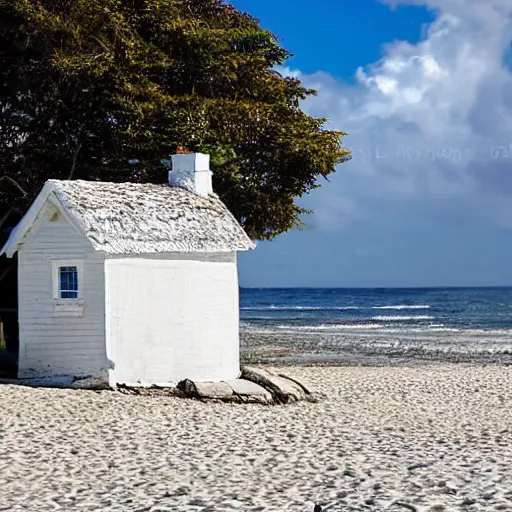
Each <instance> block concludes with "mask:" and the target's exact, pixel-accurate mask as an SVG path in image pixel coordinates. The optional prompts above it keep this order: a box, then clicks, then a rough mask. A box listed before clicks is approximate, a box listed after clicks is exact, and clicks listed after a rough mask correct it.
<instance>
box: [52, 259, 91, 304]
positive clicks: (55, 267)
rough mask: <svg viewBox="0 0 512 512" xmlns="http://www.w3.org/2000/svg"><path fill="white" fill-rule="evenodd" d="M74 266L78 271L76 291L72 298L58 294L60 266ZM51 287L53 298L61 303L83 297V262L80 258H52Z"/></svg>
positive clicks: (75, 300)
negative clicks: (75, 295) (74, 296)
mask: <svg viewBox="0 0 512 512" xmlns="http://www.w3.org/2000/svg"><path fill="white" fill-rule="evenodd" d="M61 267H76V270H77V272H78V293H77V297H76V298H73V299H66V298H62V297H61V296H60V289H59V288H60V268H61ZM52 288H53V298H54V299H57V300H58V301H59V302H62V303H72V302H77V301H80V300H82V299H83V298H84V294H83V291H84V262H83V261H82V260H54V261H52Z"/></svg>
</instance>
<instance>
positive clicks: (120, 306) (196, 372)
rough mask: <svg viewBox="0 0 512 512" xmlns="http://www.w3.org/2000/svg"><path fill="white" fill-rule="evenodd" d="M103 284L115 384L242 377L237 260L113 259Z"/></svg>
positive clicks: (222, 257) (207, 257)
mask: <svg viewBox="0 0 512 512" xmlns="http://www.w3.org/2000/svg"><path fill="white" fill-rule="evenodd" d="M180 258H181V259H180ZM105 279H106V290H107V291H106V314H107V315H106V317H107V326H106V330H107V354H108V357H109V359H111V360H113V361H115V368H114V370H113V371H112V372H111V377H110V383H111V384H115V383H125V384H131V385H149V384H161V385H168V384H176V383H177V382H178V381H180V380H181V379H183V378H191V379H196V380H202V381H208V380H227V379H233V378H236V377H237V375H238V373H239V370H240V363H239V339H238V315H239V311H238V276H237V267H236V258H235V255H234V254H233V253H231V254H229V255H225V254H224V255H203V256H201V255H197V254H195V255H181V256H179V255H175V256H174V258H173V259H165V260H164V259H160V257H159V256H155V257H138V258H116V259H113V258H112V259H107V260H106V261H105Z"/></svg>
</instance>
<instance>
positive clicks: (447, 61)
mask: <svg viewBox="0 0 512 512" xmlns="http://www.w3.org/2000/svg"><path fill="white" fill-rule="evenodd" d="M232 3H233V4H234V5H235V6H236V7H237V8H239V9H241V10H244V11H246V12H249V13H250V14H252V15H253V16H255V17H256V18H258V19H260V20H261V25H262V26H263V27H264V28H266V29H269V30H271V31H272V32H273V33H274V34H276V36H277V37H278V38H279V40H280V41H281V42H282V44H283V46H284V47H285V48H287V49H288V50H289V51H290V52H291V53H293V54H294V56H293V57H292V58H291V59H289V61H287V62H286V64H285V67H284V68H283V69H281V70H280V71H281V72H282V73H283V74H286V75H292V76H297V77H298V78H300V79H301V80H302V81H303V83H304V85H305V86H306V87H312V88H314V89H316V90H317V91H318V96H317V97H315V98H310V99H308V100H306V101H304V102H303V103H302V109H303V110H304V111H306V112H307V113H308V114H310V115H313V116H322V117H324V116H325V117H328V118H329V119H330V121H329V127H332V128H335V129H340V130H343V131H345V132H347V133H348V135H347V137H345V138H344V145H345V146H347V147H349V148H351V149H352V151H353V158H352V160H351V161H350V162H348V163H345V164H342V165H340V166H339V167H338V169H337V172H336V173H335V174H334V175H332V176H331V177H330V178H329V180H330V182H327V181H325V180H323V181H322V182H321V183H322V187H321V188H320V189H318V190H315V191H314V192H313V193H311V194H310V195H309V196H306V197H305V198H303V199H301V200H300V201H299V202H300V204H301V205H303V206H305V207H306V208H311V209H312V210H314V212H315V213H314V214H313V215H310V216H307V217H305V218H304V221H305V222H306V224H307V226H308V229H307V230H305V231H292V232H290V233H287V234H285V235H282V236H280V237H278V238H276V239H275V240H274V241H272V242H264V243H261V242H259V243H258V247H257V248H256V250H254V251H251V252H249V253H245V254H241V255H240V257H239V264H240V284H241V286H246V287H302V286H303V287H395V286H396V287H417V286H505V285H512V71H511V70H512V46H511V41H512V2H511V1H510V0H382V1H378V0H358V1H357V2H354V1H353V0H336V1H335V0H316V1H315V2H314V3H313V4H312V3H311V2H306V0H279V1H275V0H272V1H271V0H258V1H255V0H232Z"/></svg>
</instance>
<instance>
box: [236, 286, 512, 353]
mask: <svg viewBox="0 0 512 512" xmlns="http://www.w3.org/2000/svg"><path fill="white" fill-rule="evenodd" d="M240 318H241V332H242V338H243V339H245V340H258V339H263V340H265V342H266V343H267V344H269V345H282V344H285V345H287V346H294V345H295V346H296V347H299V348H300V350H303V351H307V352H316V353H331V354H332V353H343V352H344V351H345V352H347V351H350V352H351V353H354V352H357V351H358V350H359V351H360V352H361V353H367V354H372V355H382V354H384V355H385V354H390V353H392V354H397V353H404V352H411V350H412V351H414V352H415V353H419V354H425V353H428V352H434V351H435V352H440V351H441V352H445V353H453V352H456V353H461V352H472V353H476V352H479V353H482V352H486V353H491V354H496V353H504V354H508V352H509V351H512V288H417V289H412V288H411V289H403V288H379V289H360V288H358V289H310V288H305V289H300V288H296V289H242V290H241V292H240ZM258 336H259V338H258ZM249 343H251V341H249Z"/></svg>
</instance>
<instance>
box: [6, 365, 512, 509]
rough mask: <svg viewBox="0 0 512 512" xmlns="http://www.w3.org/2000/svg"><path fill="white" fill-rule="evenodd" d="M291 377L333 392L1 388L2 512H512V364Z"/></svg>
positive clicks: (329, 371)
mask: <svg viewBox="0 0 512 512" xmlns="http://www.w3.org/2000/svg"><path fill="white" fill-rule="evenodd" d="M286 372H287V373H289V374H290V375H292V376H294V377H296V378H299V379H300V380H302V381H303V382H304V383H305V384H307V385H309V386H310V387H311V388H313V389H315V390H318V391H323V392H325V393H328V394H329V398H328V399H327V400H325V401H323V402H321V403H317V404H312V403H299V404H294V405H290V406H279V407H277V406H276V407H263V406H257V405H236V404H218V403H209V404H203V403H198V402H194V401H188V400H181V399H178V398H174V397H168V396H155V397H148V396H132V395H122V394H119V393H115V392H107V391H103V392H98V393H97V392H88V391H71V390H49V389H30V388H23V387H16V386H7V385H5V386H0V400H1V403H2V413H1V416H0V474H1V476H2V483H1V485H0V510H9V511H13V512H15V511H27V510H37V511H38V512H39V511H47V510H48V511H49V510H70V511H75V510H76V511H82V510H84V511H96V510H98V511H100V510H101V511H116V512H117V511H119V512H121V511H122V512H127V511H147V510H150V509H151V507H154V506H160V507H167V508H168V509H170V510H176V511H177V510H204V511H207V510H211V511H213V510H215V511H222V510H243V511H257V510H265V511H276V512H278V511H287V510H290V511H292V510H293V511H309V512H311V511H312V510H313V504H314V503H315V502H321V503H323V504H325V505H328V504H332V505H333V507H332V508H331V509H330V510H374V511H381V510H390V511H395V510H396V511H407V510H412V508H406V507H407V506H409V507H410V506H412V507H414V508H415V509H416V510H418V511H432V512H435V511H438V512H439V511H442V510H446V511H453V510H512V474H511V473H510V464H511V461H512V442H511V441H512V439H511V431H512V407H511V405H512V404H511V397H512V369H511V368H510V367H504V366H501V367H500V366H486V367H484V366H473V367H471V366H461V365H439V366H428V367H415V368H389V367H381V368H356V367H352V368H341V367H338V368H332V367H327V368H298V367H294V368H286ZM347 505H350V506H352V507H353V508H348V509H347V508H345V507H346V506H347Z"/></svg>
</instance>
